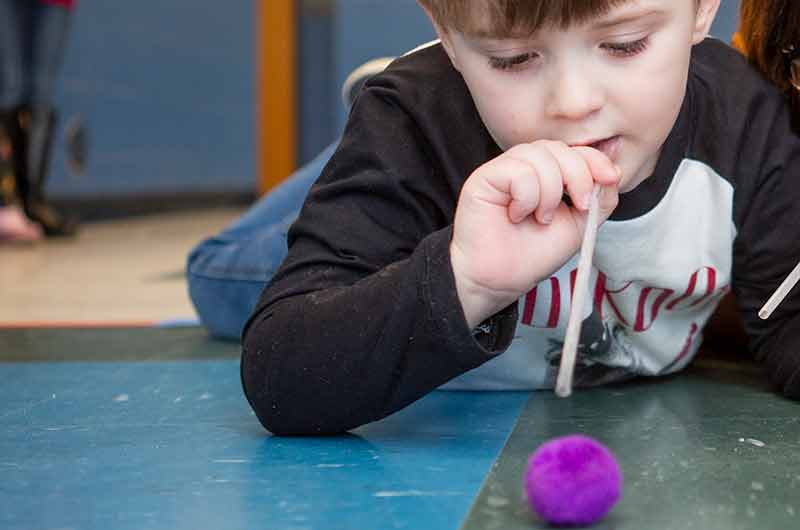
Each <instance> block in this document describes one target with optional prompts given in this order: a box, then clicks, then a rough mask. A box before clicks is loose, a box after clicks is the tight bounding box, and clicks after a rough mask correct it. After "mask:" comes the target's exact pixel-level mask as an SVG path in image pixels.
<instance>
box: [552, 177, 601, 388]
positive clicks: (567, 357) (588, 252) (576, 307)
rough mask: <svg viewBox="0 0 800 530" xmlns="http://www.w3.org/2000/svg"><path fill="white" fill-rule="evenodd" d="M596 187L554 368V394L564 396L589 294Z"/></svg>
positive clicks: (597, 211)
mask: <svg viewBox="0 0 800 530" xmlns="http://www.w3.org/2000/svg"><path fill="white" fill-rule="evenodd" d="M599 198H600V186H599V185H598V184H595V185H594V188H592V195H591V199H590V201H589V214H588V215H587V216H586V229H585V231H584V233H583V242H582V243H581V255H580V258H579V259H578V275H577V277H576V278H575V292H574V293H573V295H572V306H571V307H570V310H569V320H568V321H567V334H566V337H565V338H564V349H563V350H562V351H561V366H560V367H559V369H558V379H557V381H556V394H557V395H558V396H560V397H568V396H569V395H570V394H572V373H573V372H574V371H575V358H576V356H577V350H578V341H579V340H580V336H581V322H582V320H583V307H584V304H585V301H586V295H587V293H588V291H589V275H590V274H589V273H590V272H591V270H592V255H593V254H594V243H595V240H596V239H597V221H598V219H597V218H598V216H599V209H600V204H599V203H600V201H599Z"/></svg>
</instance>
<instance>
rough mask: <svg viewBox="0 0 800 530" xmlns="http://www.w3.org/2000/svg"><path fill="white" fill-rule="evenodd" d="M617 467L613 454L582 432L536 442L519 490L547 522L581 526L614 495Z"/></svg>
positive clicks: (597, 515) (616, 493) (618, 487)
mask: <svg viewBox="0 0 800 530" xmlns="http://www.w3.org/2000/svg"><path fill="white" fill-rule="evenodd" d="M621 490H622V472H621V471H620V469H619V464H617V461H616V459H615V458H614V455H613V454H612V453H611V451H610V450H609V449H608V448H606V447H605V446H604V445H603V444H601V443H600V442H598V441H597V440H594V439H592V438H589V437H588V436H580V435H573V436H565V437H563V438H556V439H554V440H550V441H549V442H547V443H544V444H542V445H541V446H540V447H539V448H538V449H537V450H536V451H535V452H534V453H533V454H532V455H531V457H530V459H529V460H528V469H527V472H526V473H525V492H526V493H527V495H528V501H529V502H530V504H531V507H532V508H533V509H534V511H535V512H536V513H537V514H539V516H540V517H541V518H542V519H544V520H545V521H547V522H548V523H551V524H556V525H570V526H583V525H590V524H592V523H594V522H596V521H599V520H600V519H602V518H603V517H604V516H605V515H606V514H607V513H608V511H609V510H610V509H611V508H612V507H613V506H614V504H616V502H617V501H618V500H619V496H620V492H621Z"/></svg>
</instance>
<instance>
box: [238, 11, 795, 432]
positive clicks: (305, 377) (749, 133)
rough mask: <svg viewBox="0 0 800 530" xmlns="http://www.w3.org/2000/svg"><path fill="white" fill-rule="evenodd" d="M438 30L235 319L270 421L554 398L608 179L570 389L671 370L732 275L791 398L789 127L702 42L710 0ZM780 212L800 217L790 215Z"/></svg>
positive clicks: (732, 59) (388, 76) (368, 97)
mask: <svg viewBox="0 0 800 530" xmlns="http://www.w3.org/2000/svg"><path fill="white" fill-rule="evenodd" d="M420 4H421V5H422V7H423V8H424V9H425V10H426V11H427V12H428V14H429V15H430V18H431V20H432V21H433V24H434V25H435V27H436V30H437V32H438V34H439V36H440V38H441V44H437V45H434V46H431V47H427V48H424V49H421V50H419V51H416V52H414V53H412V54H410V55H407V56H405V57H403V58H401V59H398V60H397V61H395V62H394V63H393V64H392V65H391V66H390V67H389V68H388V69H387V70H386V71H385V72H384V73H383V74H380V75H378V76H376V77H374V78H372V79H371V80H370V81H369V82H367V84H366V87H365V89H364V90H363V91H362V92H361V94H360V95H359V97H358V99H357V101H356V104H355V106H354V108H353V110H352V113H351V115H350V120H349V123H348V126H347V129H346V131H345V134H344V137H343V139H342V142H341V144H340V145H339V148H338V150H337V152H336V154H335V155H334V156H333V158H332V160H331V161H330V163H329V164H328V165H327V167H326V169H325V171H324V172H323V174H322V175H321V177H320V179H319V181H318V182H317V183H316V184H315V186H314V187H313V188H312V190H311V192H310V195H309V197H308V199H307V200H306V203H305V205H304V207H303V210H302V212H301V214H300V217H299V218H298V220H297V222H296V223H295V224H294V226H293V227H292V230H291V232H290V234H289V255H288V257H287V258H286V260H285V261H284V263H283V265H282V266H281V268H280V270H279V271H278V272H277V274H276V275H275V277H274V279H273V281H272V282H271V283H270V285H269V286H268V287H267V288H266V289H265V291H264V293H263V295H262V297H261V300H260V301H259V303H258V305H257V307H256V309H255V311H254V313H253V316H252V317H251V319H250V321H249V322H248V325H247V326H246V328H245V331H244V340H243V344H244V348H243V353H242V380H243V384H244V389H245V393H246V394H247V397H248V399H249V401H250V403H251V405H252V406H253V408H254V410H255V411H256V414H257V415H258V417H259V419H260V420H261V422H262V424H263V425H264V426H265V427H266V428H267V429H268V430H270V431H272V432H273V433H275V434H316V433H319V434H322V433H336V432H342V431H346V430H348V429H352V428H354V427H357V426H359V425H362V424H364V423H368V422H371V421H374V420H378V419H380V418H382V417H385V416H387V415H389V414H391V413H393V412H395V411H397V410H398V409H401V408H403V407H405V406H406V405H408V404H410V403H412V402H413V401H415V400H416V399H418V398H420V397H421V396H423V395H425V394H426V393H428V392H430V391H432V390H434V389H436V388H438V387H442V386H443V385H444V388H461V389H530V388H550V387H552V386H553V384H554V380H555V377H556V374H557V368H558V357H559V355H560V351H561V345H562V341H563V337H564V330H565V328H566V323H567V322H566V320H567V315H568V313H569V304H570V301H571V298H572V292H571V288H572V281H573V279H574V275H575V270H576V264H577V256H576V253H577V251H578V248H579V244H580V240H581V235H582V232H583V226H584V221H585V218H586V206H587V202H588V201H587V196H588V194H589V193H590V191H591V189H592V187H593V185H595V184H597V185H600V186H602V194H601V210H602V212H601V218H602V219H603V220H606V219H607V220H606V221H605V222H604V223H603V224H602V226H601V227H600V231H599V233H598V239H597V246H596V251H595V256H594V263H593V271H592V280H591V289H592V295H593V296H592V297H590V298H591V303H590V304H587V306H586V307H585V308H584V315H585V317H586V318H585V320H584V322H583V330H582V340H581V342H582V344H581V348H580V359H579V365H578V366H577V367H576V374H575V382H576V383H577V384H578V385H579V386H586V385H596V384H601V383H605V382H611V381H620V380H624V379H628V378H631V377H635V376H640V375H643V376H655V375H662V374H667V373H672V372H675V371H677V370H680V369H681V368H683V367H684V366H686V364H687V363H688V362H689V361H690V360H691V359H692V357H693V356H694V355H695V353H696V352H697V348H698V346H699V344H700V342H701V338H702V332H701V330H702V329H703V326H704V325H705V323H706V321H707V319H708V317H709V316H710V315H711V313H712V312H713V310H714V308H715V306H716V305H717V303H718V301H719V299H720V298H721V297H722V296H723V295H724V294H725V293H726V292H727V291H728V290H729V289H730V286H731V284H732V282H733V285H734V288H735V290H736V292H737V295H738V300H739V304H740V310H741V312H742V314H743V317H744V319H745V321H746V326H747V330H748V333H749V336H750V338H751V346H752V349H753V351H754V353H755V355H756V356H757V357H758V358H759V359H761V360H763V361H765V362H766V364H767V367H768V370H769V373H770V376H771V378H772V380H773V381H774V382H775V383H776V384H777V385H778V386H779V387H780V388H781V389H782V391H783V392H784V393H785V394H787V395H789V396H792V397H795V398H797V397H800V355H798V352H797V348H798V345H800V325H798V324H799V323H800V312H799V311H800V300H798V299H797V297H795V298H790V299H787V300H786V301H784V303H783V304H782V305H781V306H780V307H779V309H778V311H777V312H776V313H775V314H774V315H773V317H772V318H771V319H770V320H769V321H759V320H758V318H757V316H756V313H757V310H758V308H759V307H760V306H761V305H762V304H763V303H764V302H765V301H766V300H767V298H768V297H769V295H770V294H771V293H772V291H773V290H774V289H775V288H776V287H777V285H778V284H779V283H780V282H781V280H783V278H784V277H785V276H786V274H787V273H788V272H789V271H790V270H791V269H792V268H793V267H794V265H795V263H796V262H797V260H798V258H800V248H798V245H796V244H795V243H794V239H795V237H794V236H795V234H793V233H792V232H791V230H793V229H794V227H797V226H800V208H797V207H796V205H797V204H800V185H797V183H796V179H797V178H798V176H800V175H798V174H797V173H800V140H798V138H797V137H796V136H795V135H794V134H792V132H791V130H790V126H789V113H788V111H787V109H786V107H785V104H784V102H783V100H782V98H781V95H780V94H779V93H778V92H777V91H776V90H775V89H774V88H773V87H772V86H771V85H769V84H768V83H767V82H765V81H763V80H762V79H761V78H760V77H759V76H758V75H757V74H756V73H755V72H753V71H752V70H751V69H750V68H749V67H748V66H747V65H746V63H745V61H744V59H742V57H741V56H740V55H739V54H738V53H736V52H735V51H733V50H732V49H730V48H729V47H727V46H726V45H724V44H722V43H719V42H716V41H713V40H705V37H706V35H707V32H708V29H709V27H710V25H711V22H712V20H713V18H714V16H715V14H716V11H717V8H718V6H719V0H588V1H587V0H552V1H551V0H539V1H530V2H521V1H516V0H481V1H475V0H469V1H467V0H420ZM783 227H785V228H783Z"/></svg>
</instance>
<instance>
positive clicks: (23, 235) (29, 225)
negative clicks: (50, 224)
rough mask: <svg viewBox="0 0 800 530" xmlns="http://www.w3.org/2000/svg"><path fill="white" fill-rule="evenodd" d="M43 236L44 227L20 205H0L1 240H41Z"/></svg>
mask: <svg viewBox="0 0 800 530" xmlns="http://www.w3.org/2000/svg"><path fill="white" fill-rule="evenodd" d="M42 237H43V234H42V228H41V227H40V226H39V225H38V224H36V223H34V222H33V221H31V220H30V219H28V218H27V217H26V216H25V213H23V211H22V209H21V208H20V207H19V206H0V242H5V241H39V240H40V239H42Z"/></svg>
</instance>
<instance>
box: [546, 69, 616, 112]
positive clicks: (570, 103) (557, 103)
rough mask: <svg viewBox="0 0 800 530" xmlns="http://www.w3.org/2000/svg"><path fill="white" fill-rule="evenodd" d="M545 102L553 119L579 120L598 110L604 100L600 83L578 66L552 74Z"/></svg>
mask: <svg viewBox="0 0 800 530" xmlns="http://www.w3.org/2000/svg"><path fill="white" fill-rule="evenodd" d="M550 88H551V89H550V94H549V97H548V102H547V112H548V114H549V116H550V117H551V118H553V119H566V120H579V119H582V118H585V117H587V116H589V115H591V114H593V113H594V112H596V111H598V110H600V109H601V108H602V106H603V104H604V102H605V97H604V95H603V90H602V88H601V83H600V82H598V80H596V79H592V77H591V75H587V73H586V72H585V71H584V72H582V71H581V69H580V68H577V67H572V68H565V69H563V71H561V72H558V73H557V74H555V76H554V81H553V82H552V83H551V87H550Z"/></svg>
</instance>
